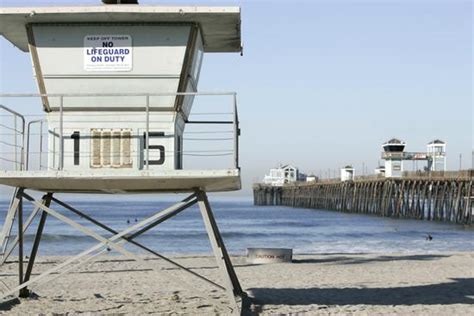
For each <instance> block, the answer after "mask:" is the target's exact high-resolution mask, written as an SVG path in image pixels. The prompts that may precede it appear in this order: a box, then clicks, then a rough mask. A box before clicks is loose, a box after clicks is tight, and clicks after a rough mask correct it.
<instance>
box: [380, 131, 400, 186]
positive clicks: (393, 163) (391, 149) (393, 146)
mask: <svg viewBox="0 0 474 316" xmlns="http://www.w3.org/2000/svg"><path fill="white" fill-rule="evenodd" d="M405 145H406V144H405V142H403V141H401V140H399V139H397V138H392V139H390V140H389V141H387V142H386V143H384V144H383V145H382V149H383V152H382V159H385V177H387V178H389V177H401V176H402V172H403V160H404V158H405V155H404V150H405Z"/></svg>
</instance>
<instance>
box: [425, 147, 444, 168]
mask: <svg viewBox="0 0 474 316" xmlns="http://www.w3.org/2000/svg"><path fill="white" fill-rule="evenodd" d="M426 147H427V154H428V157H429V158H430V159H429V160H428V170H429V171H446V143H445V142H443V141H442V140H439V139H435V140H433V141H432V142H429V143H428V145H427V146H426Z"/></svg>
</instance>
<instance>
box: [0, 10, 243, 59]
mask: <svg viewBox="0 0 474 316" xmlns="http://www.w3.org/2000/svg"><path fill="white" fill-rule="evenodd" d="M134 22H135V23H196V24H198V25H199V26H200V28H201V32H202V36H203V42H204V51H205V52H240V51H241V50H242V47H241V32H240V8H239V7H196V6H183V7H178V6H142V5H103V6H74V7H21V8H0V34H2V35H3V36H4V37H5V38H6V39H7V40H9V41H10V42H11V43H13V44H14V45H15V46H17V47H18V48H19V49H21V50H22V51H24V52H27V51H28V50H29V49H28V36H27V32H26V28H25V26H26V25H27V24H32V23H134Z"/></svg>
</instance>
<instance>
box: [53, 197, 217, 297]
mask: <svg viewBox="0 0 474 316" xmlns="http://www.w3.org/2000/svg"><path fill="white" fill-rule="evenodd" d="M53 200H54V202H55V203H57V204H59V205H61V206H62V207H64V208H66V209H68V210H70V211H71V212H73V213H75V214H77V215H79V216H80V217H82V218H83V219H85V220H88V221H89V222H91V223H93V224H95V225H97V226H99V227H101V228H102V229H104V230H106V231H108V232H110V233H112V234H118V232H117V231H116V230H114V229H112V228H110V227H109V226H107V225H105V224H102V223H101V222H99V221H97V220H95V219H94V218H92V217H90V216H89V215H87V214H84V213H83V212H81V211H79V210H78V209H76V208H74V207H72V206H70V205H68V204H67V203H65V202H63V201H60V200H58V199H56V198H53ZM196 202H197V200H194V201H193V204H194V203H196ZM193 204H191V205H189V206H188V207H190V206H192V205H193ZM175 215H176V214H175ZM163 221H164V219H163ZM163 221H160V222H163ZM156 224H159V223H156ZM155 226H156V225H155ZM149 229H151V227H149ZM142 233H143V232H141V233H140V234H134V237H137V236H138V235H141V234H142ZM122 239H123V241H126V242H129V243H131V244H132V245H135V246H137V247H138V248H140V249H143V250H145V251H147V252H149V253H151V254H153V255H155V256H156V257H158V258H160V259H162V260H164V261H166V262H168V263H169V264H171V265H173V266H175V267H177V268H179V269H181V270H183V271H185V272H188V273H190V274H191V275H193V276H195V277H197V278H199V279H201V280H203V281H205V282H207V283H208V284H211V285H212V286H215V287H217V288H219V289H221V290H224V287H222V286H220V285H219V284H217V283H215V282H213V281H211V280H209V279H208V278H206V277H203V276H202V275H200V274H197V273H196V272H194V271H192V270H190V269H188V268H186V267H184V266H182V265H181V264H179V263H177V262H176V261H174V260H172V259H169V258H167V257H165V256H163V255H161V254H160V253H158V252H156V251H154V250H152V249H150V248H148V247H146V246H144V245H142V244H140V243H138V242H136V241H134V240H133V237H127V236H124V237H122Z"/></svg>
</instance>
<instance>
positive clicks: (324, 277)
mask: <svg viewBox="0 0 474 316" xmlns="http://www.w3.org/2000/svg"><path fill="white" fill-rule="evenodd" d="M65 258H69V257H68V256H40V257H38V258H37V262H38V265H36V266H35V269H34V271H33V272H34V275H35V274H36V273H38V272H41V271H44V270H45V269H48V268H51V267H52V266H53V265H54V264H56V262H60V261H61V260H64V259H65ZM144 258H149V257H148V256H144ZM172 258H173V259H175V260H176V261H178V262H179V263H180V264H183V265H184V266H186V267H190V268H191V269H192V270H193V271H195V272H198V273H200V274H203V275H204V276H206V277H208V278H210V279H212V280H215V281H218V282H220V276H219V274H218V270H217V269H216V268H215V260H214V258H213V257H211V256H203V255H197V256H196V255H184V256H173V257H172ZM14 259H15V257H12V258H11V260H14ZM147 262H148V260H147ZM149 262H150V263H151V264H153V267H157V268H159V270H160V272H159V273H158V272H156V271H154V270H152V269H148V268H147V267H143V266H140V264H138V263H136V262H135V261H133V260H131V259H128V258H124V257H123V256H120V255H117V256H115V255H114V256H100V257H97V258H96V260H95V261H91V262H90V263H87V264H86V265H84V266H82V267H80V268H79V269H77V270H75V271H73V272H69V273H67V274H65V275H64V276H62V277H61V278H58V279H56V280H54V281H52V282H47V283H46V284H43V285H37V286H34V285H33V286H32V287H31V289H32V290H33V291H34V293H35V294H36V296H35V297H34V298H27V299H20V300H16V299H13V300H12V301H9V302H6V303H5V302H4V303H0V313H2V314H3V313H5V314H6V313H8V314H14V315H20V314H40V313H66V312H74V313H91V314H104V313H105V314H107V313H115V314H122V313H124V314H137V313H139V314H142V313H152V314H169V313H173V312H175V313H184V314H199V315H209V314H212V315H214V314H228V313H229V309H228V306H227V305H228V301H227V298H226V295H225V293H224V292H222V291H219V290H216V289H215V288H211V287H210V286H208V285H206V284H205V283H203V282H202V281H200V280H199V279H196V278H194V277H192V276H190V275H189V274H184V272H181V271H180V270H178V269H176V268H171V267H170V266H169V265H168V264H165V263H164V262H163V260H160V259H155V258H153V260H151V261H149ZM232 262H233V264H234V266H235V270H236V273H237V275H238V277H239V279H240V283H241V285H242V287H243V288H244V290H245V291H247V293H248V294H249V295H250V296H251V297H253V298H254V300H253V304H252V307H251V314H263V315H269V314H278V313H283V314H287V313H303V314H304V313H307V314H315V313H317V314H331V313H332V314H334V313H336V314H367V313H377V314H393V313H401V314H405V313H416V314H424V315H425V314H426V315H428V314H448V313H451V314H469V313H472V312H473V311H474V270H473V269H472V263H473V262H474V252H442V253H426V252H418V253H410V254H407V253H389V252H387V253H384V254H350V253H338V254H334V253H332V254H306V255H295V256H294V262H293V263H278V264H267V265H256V264H247V263H246V262H245V257H243V256H232ZM17 269H18V266H17V263H16V262H8V263H6V264H5V265H3V266H1V267H0V275H1V276H2V278H1V279H2V282H5V283H6V284H8V285H9V286H10V285H11V286H13V285H16V284H17V282H18V276H17V274H16V273H17ZM33 277H34V276H33ZM50 277H51V276H50ZM53 277H54V275H53ZM181 281H182V282H181ZM185 283H186V284H189V285H191V287H187V286H184V284H185Z"/></svg>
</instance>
